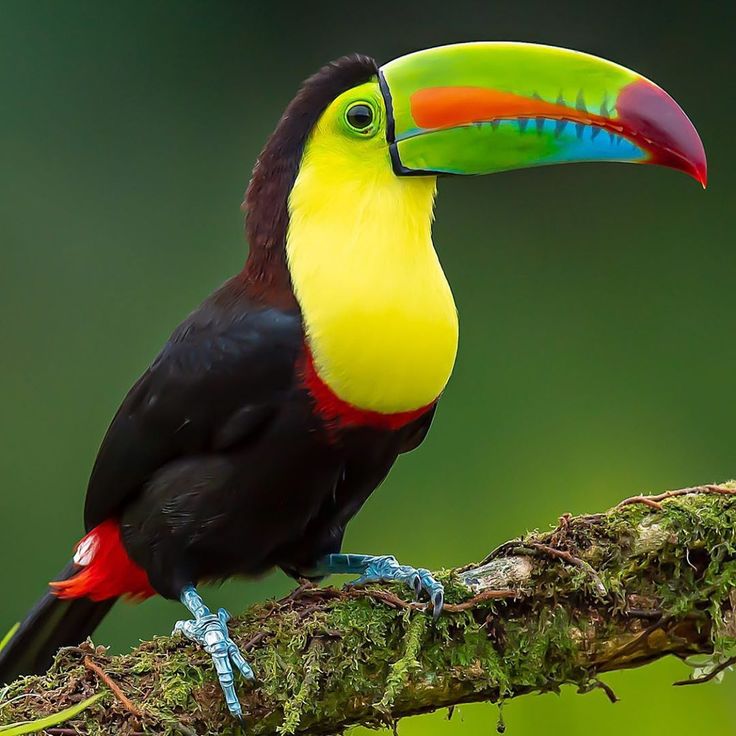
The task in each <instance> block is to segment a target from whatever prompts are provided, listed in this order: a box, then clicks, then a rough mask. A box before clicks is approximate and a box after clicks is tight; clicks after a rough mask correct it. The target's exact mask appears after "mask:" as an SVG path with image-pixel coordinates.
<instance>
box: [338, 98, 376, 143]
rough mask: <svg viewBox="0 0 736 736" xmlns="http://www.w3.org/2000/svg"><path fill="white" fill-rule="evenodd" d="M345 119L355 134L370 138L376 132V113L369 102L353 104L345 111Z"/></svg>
mask: <svg viewBox="0 0 736 736" xmlns="http://www.w3.org/2000/svg"><path fill="white" fill-rule="evenodd" d="M344 118H345V124H346V125H347V127H348V128H349V129H350V131H351V132H353V133H357V134H358V135H365V136H368V135H372V134H373V133H374V132H375V125H374V123H375V122H376V111H375V109H374V108H373V105H371V104H369V103H368V102H363V101H360V102H353V103H352V104H350V105H349V106H348V108H347V109H346V110H345V115H344Z"/></svg>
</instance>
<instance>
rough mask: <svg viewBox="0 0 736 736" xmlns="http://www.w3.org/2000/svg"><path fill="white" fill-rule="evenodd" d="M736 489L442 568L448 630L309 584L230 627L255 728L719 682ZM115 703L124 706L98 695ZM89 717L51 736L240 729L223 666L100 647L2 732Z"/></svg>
mask: <svg viewBox="0 0 736 736" xmlns="http://www.w3.org/2000/svg"><path fill="white" fill-rule="evenodd" d="M734 494H736V484H724V485H719V486H714V485H707V486H701V487H697V488H686V489H682V490H679V491H668V492H666V493H662V494H659V495H657V496H635V497H632V498H630V499H626V500H625V501H623V502H622V503H620V504H619V505H618V506H617V507H615V508H614V509H612V510H611V511H609V512H607V513H604V514H592V515H585V516H578V517H571V516H568V515H565V516H563V517H561V519H560V523H559V525H558V526H557V528H555V529H554V530H552V531H549V532H534V533H531V534H527V535H525V536H524V537H522V538H521V539H517V540H513V541H511V542H508V543H506V544H504V545H501V546H500V547H498V548H497V549H496V550H495V551H494V552H493V553H491V555H489V556H488V557H486V558H485V559H484V560H483V562H482V563H479V564H475V565H467V566H465V567H462V568H458V569H457V570H450V571H444V572H441V573H439V575H440V577H441V579H443V581H444V582H445V587H446V594H447V605H446V606H445V612H444V614H443V616H441V617H440V619H439V621H438V622H437V624H433V623H432V620H431V617H430V616H428V615H427V605H426V604H425V603H420V602H416V601H413V600H411V598H410V595H409V591H407V590H406V589H404V588H402V587H400V586H394V585H373V586H369V587H366V588H355V587H352V588H343V589H336V588H321V587H316V586H314V585H312V584H310V583H307V582H303V583H302V584H301V585H300V586H299V587H298V588H297V589H296V590H295V591H293V592H292V593H291V595H289V596H287V597H286V598H284V599H282V600H281V601H269V602H267V603H263V604H260V605H257V606H253V607H252V608H250V609H249V610H248V611H246V612H245V613H244V614H243V615H242V616H241V617H240V618H238V619H236V620H234V621H233V622H232V636H233V639H234V640H235V641H236V642H237V643H238V644H239V645H240V646H241V648H242V649H243V650H244V651H246V652H247V656H248V658H249V660H250V662H251V663H252V665H253V669H254V671H255V673H256V676H257V678H258V681H257V684H256V686H255V687H248V686H247V685H246V684H244V683H240V684H239V695H240V699H241V703H242V706H243V712H244V713H245V720H244V723H243V725H242V728H243V730H244V732H246V733H248V734H254V736H261V735H266V734H282V735H283V734H288V733H299V734H315V736H316V735H317V734H329V733H336V732H339V731H342V730H344V729H345V728H346V727H348V726H350V725H354V724H364V725H369V726H375V725H383V724H386V723H389V724H395V723H396V721H397V720H398V719H399V718H401V717H404V716H407V715H412V714H416V713H424V712H427V711H431V710H435V709H437V708H442V707H449V708H452V707H454V706H455V705H457V704H460V703H466V702H474V701H492V702H500V703H502V702H503V701H504V700H507V699H509V698H512V697H516V696H519V695H524V694H525V693H529V692H545V691H556V690H557V689H559V688H560V687H561V686H562V685H565V684H572V685H574V686H576V687H577V688H578V690H579V691H580V692H589V691H591V690H595V689H601V690H603V692H604V693H606V695H607V696H608V698H609V699H611V700H614V699H615V694H614V693H613V691H612V690H611V689H610V687H608V686H607V685H606V684H605V683H604V682H602V681H601V680H600V675H601V674H602V673H605V672H608V671H610V670H615V669H624V668H628V667H634V666H638V665H642V664H646V663H647V662H651V661H653V660H655V659H658V658H660V657H662V656H665V655H667V654H673V655H675V656H677V657H679V658H681V659H686V658H688V657H690V656H692V655H696V654H697V655H708V656H710V658H711V660H710V661H711V663H712V665H711V668H710V669H709V670H707V671H706V673H705V674H703V675H701V676H699V677H694V678H693V679H691V680H688V681H686V682H687V683H688V684H689V683H696V682H707V681H708V680H711V679H713V678H715V677H716V676H717V675H718V674H720V672H722V671H723V670H724V669H726V668H727V667H728V666H730V665H732V664H735V663H736V590H735V589H734V588H733V581H734V580H736V495H734ZM484 541H487V540H478V545H479V546H481V545H482V544H483V543H484ZM591 583H592V585H591ZM92 653H94V659H92V657H91V656H90V655H91V654H92ZM107 690H110V691H112V692H113V693H114V695H115V699H113V698H111V697H109V696H108V697H105V698H103V699H102V700H89V699H90V697H91V696H94V695H95V693H97V692H107ZM134 703H140V704H141V705H140V707H139V706H138V705H135V704H134ZM74 704H80V707H81V706H82V705H83V706H84V709H83V710H81V712H77V711H78V710H79V708H78V709H77V711H75V712H74V715H73V716H72V717H70V718H69V719H68V720H67V721H66V722H65V723H63V724H62V723H60V722H59V721H58V720H57V721H55V722H54V728H53V729H47V731H48V732H49V733H53V734H54V736H65V734H68V733H69V734H71V733H72V732H73V733H75V734H80V735H81V736H84V735H85V734H98V733H100V732H102V733H127V734H133V733H142V732H145V733H146V734H165V733H170V732H171V731H172V730H176V731H180V732H182V733H186V734H209V733H240V729H241V726H240V725H239V724H237V723H235V722H234V721H233V720H232V719H231V718H230V716H229V715H228V713H227V710H226V709H225V706H224V702H223V699H222V697H221V693H220V689H219V685H218V684H217V681H216V679H215V675H214V671H213V668H212V666H211V663H210V661H209V657H208V656H207V655H206V654H205V653H203V652H202V651H200V650H199V649H197V648H196V647H195V646H194V645H192V644H190V643H189V642H187V641H186V640H184V639H182V638H171V637H160V638H157V639H154V640H153V641H150V642H144V643H143V644H141V646H139V647H137V648H136V649H134V650H133V651H132V652H131V653H129V654H125V655H118V656H112V657H108V656H106V655H105V654H103V650H101V649H99V648H98V649H97V650H94V649H92V648H91V647H90V646H89V644H87V645H81V646H80V647H68V648H66V649H65V650H63V651H62V652H60V653H59V656H58V657H57V659H56V662H55V663H54V665H53V667H52V668H51V670H50V671H49V672H48V673H47V674H46V675H44V676H43V677H31V678H25V679H21V680H18V681H16V682H15V683H12V684H10V685H9V686H8V687H7V688H5V689H4V690H0V724H7V723H19V722H23V721H31V722H32V721H37V720H39V719H42V718H44V717H47V716H49V715H51V714H53V713H58V712H59V711H62V710H65V709H67V708H69V707H70V706H72V705H74ZM0 736H2V731H1V730H0Z"/></svg>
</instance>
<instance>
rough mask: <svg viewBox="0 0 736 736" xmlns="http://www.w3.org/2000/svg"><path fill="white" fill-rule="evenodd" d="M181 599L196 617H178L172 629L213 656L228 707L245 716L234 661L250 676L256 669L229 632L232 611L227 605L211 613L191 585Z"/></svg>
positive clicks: (236, 714) (241, 716)
mask: <svg viewBox="0 0 736 736" xmlns="http://www.w3.org/2000/svg"><path fill="white" fill-rule="evenodd" d="M181 601H182V603H184V605H185V606H186V607H187V608H188V609H189V610H190V611H191V613H192V614H193V615H194V618H193V619H190V620H188V621H177V622H176V624H175V625H174V632H173V633H174V634H178V633H180V634H183V635H184V636H186V637H187V638H188V639H190V640H191V641H194V642H196V643H197V644H199V645H200V646H202V648H203V649H204V650H205V652H207V654H209V655H210V656H211V657H212V663H213V664H214V666H215V671H216V672H217V678H218V679H219V681H220V687H221V688H222V692H223V694H224V695H225V702H226V703H227V707H228V710H229V711H230V713H231V714H232V715H233V716H235V717H236V718H238V719H242V718H243V711H242V708H241V707H240V701H239V700H238V696H237V693H236V692H235V674H234V672H233V665H234V666H235V667H236V668H237V670H238V671H239V672H240V673H241V674H242V675H243V677H245V678H247V679H249V680H253V679H255V678H254V675H253V670H252V669H251V667H250V665H249V664H248V662H247V661H246V660H245V657H243V655H242V654H241V652H240V650H239V649H238V647H237V645H236V644H235V642H234V641H233V640H232V639H231V638H230V634H229V633H228V630H227V622H228V621H229V620H230V614H229V613H228V612H227V611H226V610H225V609H224V608H220V609H219V610H218V611H217V613H216V614H213V613H211V612H210V610H209V608H207V607H206V606H205V605H204V602H203V601H202V599H201V598H200V597H199V594H198V593H197V592H196V590H195V589H194V588H193V587H191V586H189V587H187V588H185V589H184V590H183V591H182V594H181Z"/></svg>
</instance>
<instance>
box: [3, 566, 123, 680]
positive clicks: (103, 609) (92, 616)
mask: <svg viewBox="0 0 736 736" xmlns="http://www.w3.org/2000/svg"><path fill="white" fill-rule="evenodd" d="M77 572H79V568H78V567H77V566H76V565H74V564H73V563H69V564H68V565H67V566H66V567H65V568H64V570H62V572H61V574H60V575H59V576H58V577H57V580H68V579H69V578H70V577H72V576H73V575H74V574H75V573H77ZM115 600H116V599H115V598H110V599H108V600H105V601H100V602H95V601H91V600H88V599H87V598H76V599H74V600H62V599H60V598H57V597H56V596H55V595H52V594H51V593H47V594H46V595H45V596H43V598H41V600H39V601H38V602H37V603H36V605H35V606H34V607H33V608H32V609H31V611H30V612H29V613H28V615H27V616H26V617H25V619H24V620H23V621H22V622H21V624H20V626H19V627H18V630H17V631H16V632H15V633H14V634H13V635H12V636H11V638H10V640H9V641H8V642H7V643H6V644H5V646H4V647H3V648H2V650H0V685H2V684H4V683H7V682H11V681H12V680H14V679H15V678H16V677H19V676H20V675H39V674H41V673H43V672H45V671H46V670H47V669H48V668H49V665H50V664H51V662H52V660H53V658H54V655H55V654H56V652H57V651H58V650H59V649H60V648H61V647H68V646H75V645H76V644H79V643H80V642H82V641H84V640H85V639H86V638H87V637H88V636H89V635H90V634H91V633H92V632H93V631H94V630H95V629H96V628H97V626H98V625H99V623H100V621H102V619H103V618H104V617H105V615H106V614H107V612H108V611H109V610H110V609H111V608H112V606H113V604H114V603H115ZM1 639H2V637H0V640H1Z"/></svg>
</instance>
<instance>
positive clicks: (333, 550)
mask: <svg viewBox="0 0 736 736" xmlns="http://www.w3.org/2000/svg"><path fill="white" fill-rule="evenodd" d="M569 161H629V162H635V163H656V164H662V165H664V166H669V167H671V168H674V169H680V170H682V171H684V172H686V173H688V174H690V175H691V176H693V177H694V178H695V179H697V180H698V181H699V182H701V183H702V184H703V185H705V180H706V160H705V154H704V151H703V146H702V144H701V142H700V139H699V137H698V134H697V133H696V131H695V128H694V127H693V125H692V124H691V123H690V121H689V120H688V118H687V117H686V116H685V114H684V113H683V111H682V110H681V109H680V107H678V105H677V104H676V103H675V102H674V101H673V100H672V98H671V97H669V96H668V95H667V94H666V93H665V92H664V91H663V90H662V89H660V88H659V87H657V86H656V85H655V84H653V83H652V82H649V81H648V80H646V79H644V78H643V77H641V76H640V75H638V74H636V73H634V72H632V71H630V70H628V69H625V68H624V67H622V66H618V65H617V64H613V63H610V62H608V61H604V60H602V59H598V58H595V57H593V56H589V55H587V54H582V53H577V52H574V51H568V50H565V49H559V48H552V47H547V46H537V45H532V44H522V43H468V44H459V45H454V46H445V47H440V48H434V49H429V50H426V51H420V52H417V53H413V54H409V55H408V56H403V57H401V58H399V59H396V60H395V61H392V62H390V63H388V64H386V65H384V66H380V67H379V66H377V64H376V63H375V62H374V61H373V60H372V59H370V58H368V57H365V56H358V55H354V56H347V57H344V58H341V59H339V60H337V61H335V62H333V63H331V64H328V65H327V66H325V67H324V68H323V69H321V70H320V71H319V72H317V73H316V74H315V75H314V76H312V77H310V78H309V79H308V80H307V81H306V82H305V83H304V84H303V86H302V87H301V89H300V90H299V92H298V93H297V95H296V97H295V98H294V99H293V100H292V102H291V103H290V104H289V105H288V107H287V108H286V111H285V112H284V114H283V116H282V118H281V120H280V121H279V123H278V125H277V127H276V130H275V132H274V133H273V135H272V136H271V138H270V139H269V141H268V142H267V143H266V146H265V148H264V149H263V151H262V153H261V155H260V157H259V159H258V162H257V164H256V166H255V169H254V171H253V176H252V179H251V181H250V185H249V187H248V191H247V193H246V197H245V204H244V209H245V213H246V232H247V236H248V242H249V244H250V253H249V256H248V259H247V262H246V263H245V266H244V268H243V270H242V271H241V272H240V273H239V274H238V275H237V276H235V277H233V278H231V279H230V280H229V281H227V282H226V283H225V284H224V285H223V286H222V287H221V288H220V289H218V290H217V291H216V292H215V293H214V294H213V295H212V296H210V297H209V298H208V299H207V300H206V301H205V302H204V303H203V304H202V305H201V306H200V307H199V308H198V309H197V310H196V311H195V312H193V313H192V314H191V315H190V316H189V317H188V318H187V319H186V320H185V321H184V322H183V323H182V324H181V325H180V326H179V327H178V328H177V329H176V330H175V331H174V333H173V335H172V336H171V338H170V339H169V341H168V342H167V344H166V346H165V347H164V349H163V351H162V352H161V354H160V355H159V356H158V357H157V358H156V359H155V360H154V361H153V363H152V364H151V366H150V367H149V368H148V369H147V370H146V371H145V373H144V374H143V376H142V377H141V378H140V380H139V381H138V382H137V383H136V384H135V386H133V388H132V389H131V391H130V393H129V394H128V395H127V397H126V398H125V400H124V401H123V404H122V406H121V407H120V409H119V411H118V412H117V414H116V415H115V418H114V419H113V421H112V424H111V425H110V428H109V430H108V432H107V435H106V436H105V438H104V441H103V443H102V446H101V448H100V451H99V455H98V457H97V461H96V463H95V466H94V469H93V471H92V475H91V478H90V482H89V487H88V491H87V499H86V504H85V511H84V519H85V525H86V530H87V534H86V536H85V537H84V538H83V539H82V541H81V542H79V544H78V545H77V548H76V553H75V555H74V559H73V561H72V562H70V563H69V565H68V566H67V567H66V568H65V569H64V571H63V572H62V574H61V575H60V576H59V577H58V579H57V580H56V581H54V582H53V583H51V588H50V591H49V593H48V594H47V595H46V596H44V597H43V598H42V599H41V600H40V601H39V603H38V604H37V605H36V607H35V608H34V609H33V610H32V611H31V612H30V614H29V615H28V617H27V618H26V619H25V620H24V621H23V622H22V624H21V625H20V626H19V628H18V629H17V631H16V632H15V634H14V635H13V636H12V637H11V638H10V640H9V642H8V643H7V645H6V646H5V648H4V650H3V651H2V653H0V682H5V681H8V680H9V679H10V678H12V677H14V676H15V675H18V674H26V673H31V672H38V671H42V670H43V669H44V668H46V667H47V666H48V664H49V662H50V661H51V658H52V656H53V655H54V653H55V651H56V650H57V649H58V648H59V647H60V646H63V645H70V644H76V643H78V642H79V641H80V640H82V639H83V638H84V637H86V636H87V635H88V634H90V633H91V632H92V631H93V630H94V628H95V626H97V624H98V623H99V621H100V620H101V619H102V617H103V616H104V615H105V613H106V612H107V611H108V610H109V609H110V607H111V606H112V605H113V603H114V601H115V600H116V599H117V598H119V597H121V596H130V597H133V598H138V599H141V598H145V597H147V596H151V595H154V594H159V595H162V596H165V597H167V598H171V599H179V600H181V602H182V603H183V604H184V605H185V606H186V607H187V608H188V609H189V611H190V613H191V615H192V618H191V619H190V620H188V621H183V622H179V623H178V624H177V626H176V629H177V630H178V631H181V632H183V633H184V634H185V635H187V636H188V637H189V638H191V639H193V640H194V641H197V642H199V643H201V644H202V645H203V646H204V647H205V649H206V650H207V651H208V652H209V653H210V654H211V655H212V657H213V659H214V663H215V667H216V670H217V674H218V676H219V678H220V682H221V684H222V687H223V690H224V692H225V697H226V700H227V704H228V707H229V709H230V711H231V712H232V713H234V714H236V715H238V714H239V713H240V704H239V702H238V698H237V696H236V692H235V685H234V676H233V668H234V667H235V668H236V669H239V670H240V672H241V673H242V674H243V675H245V676H246V677H253V673H252V671H251V668H250V667H249V665H248V664H247V662H246V661H245V659H244V658H243V657H242V655H241V654H240V653H239V652H238V650H237V647H236V646H235V645H234V644H233V642H232V640H231V639H230V638H229V636H228V633H227V626H226V622H227V614H226V613H225V612H224V611H220V612H218V613H212V612H211V611H210V610H209V609H208V608H207V607H206V606H205V604H204V603H203V601H202V599H201V598H200V596H199V594H198V593H197V591H196V588H195V586H196V585H197V584H199V583H200V582H205V581H208V580H222V579H225V578H228V577H231V576H235V575H240V576H246V577H248V576H254V575H258V574H260V573H263V572H265V571H267V570H269V569H271V568H273V567H280V568H281V569H283V570H284V571H286V572H287V573H289V574H290V575H293V576H306V577H311V578H315V579H318V578H320V577H323V576H325V575H327V574H330V573H333V572H342V573H355V574H358V575H359V576H360V578H359V579H360V580H362V581H372V580H379V579H399V580H404V581H405V582H407V583H408V584H411V585H413V586H415V588H416V589H417V591H418V592H419V593H424V594H426V595H428V596H429V598H430V599H431V600H432V602H433V603H434V610H435V612H436V613H439V612H440V610H441V608H442V603H443V591H442V586H441V585H440V584H439V583H438V582H437V581H436V580H434V578H433V577H432V576H431V575H430V574H429V572H427V571H426V570H423V569H421V568H418V569H415V568H411V567H405V566H401V565H399V564H398V563H397V562H396V560H395V559H394V558H393V557H390V556H368V555H350V554H341V553H340V548H341V543H342V538H343V533H344V531H345V526H346V524H347V523H348V521H350V519H351V518H352V517H353V516H354V515H355V513H356V512H357V511H358V510H359V509H360V507H361V506H362V504H363V503H364V502H365V500H366V499H367V498H368V496H369V495H370V494H371V493H372V492H373V490H374V489H375V488H376V487H377V486H378V485H379V484H380V483H381V481H382V480H383V479H384V478H385V477H386V474H387V473H388V472H389V470H390V469H391V466H392V465H393V464H394V462H395V461H396V458H397V457H398V455H400V454H401V453H404V452H408V451H410V450H413V449H414V448H416V447H417V446H418V445H419V444H420V443H421V442H422V440H423V439H424V437H425V435H426V433H427V430H428V429H429V425H430V423H431V421H432V417H433V415H434V411H435V407H436V405H437V401H438V399H439V397H440V395H441V394H442V392H443V390H444V388H445V385H446V384H447V381H448V379H449V377H450V373H451V372H452V368H453V363H454V361H455V353H456V349H457V340H458V319H457V313H456V309H455V304H454V302H453V297H452V293H451V291H450V287H449V286H448V284H447V281H446V279H445V276H444V274H443V272H442V268H441V266H440V263H439V261H438V259H437V255H436V254H435V250H434V247H433V245H432V236H431V224H432V211H433V203H434V198H435V192H436V186H437V179H438V177H439V176H442V175H452V174H487V173H492V172H497V171H503V170H506V169H514V168H520V167H527V166H536V165H541V164H553V163H561V162H569Z"/></svg>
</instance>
